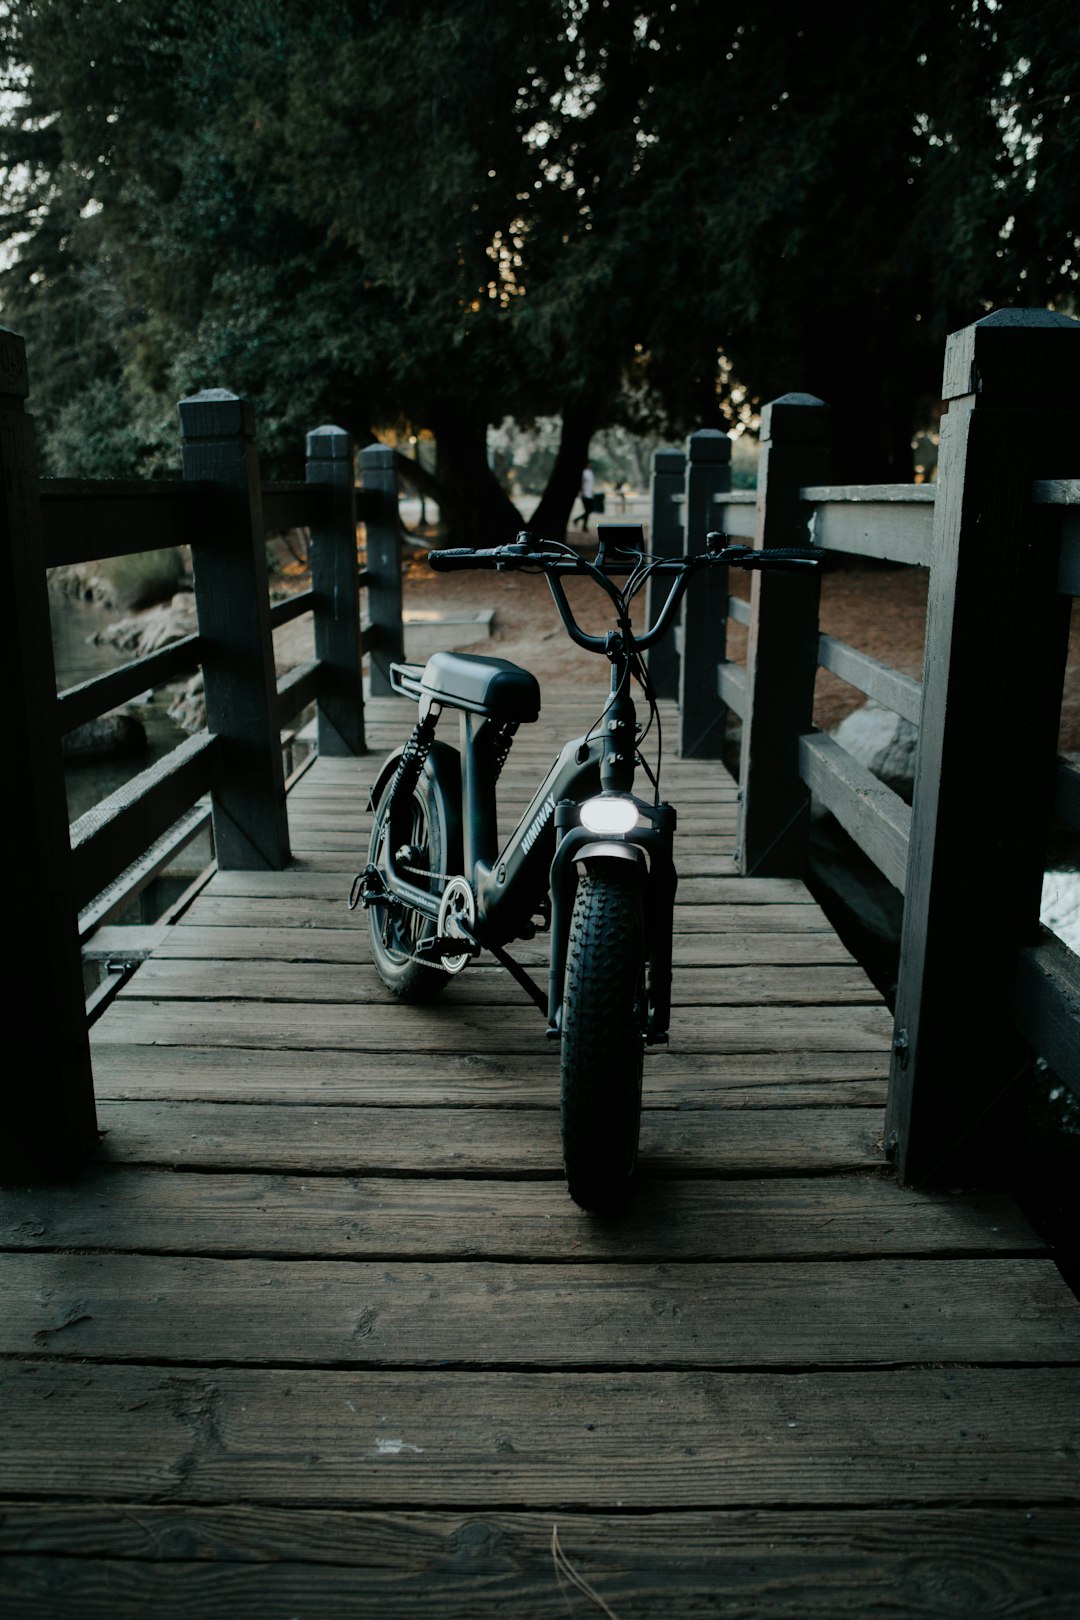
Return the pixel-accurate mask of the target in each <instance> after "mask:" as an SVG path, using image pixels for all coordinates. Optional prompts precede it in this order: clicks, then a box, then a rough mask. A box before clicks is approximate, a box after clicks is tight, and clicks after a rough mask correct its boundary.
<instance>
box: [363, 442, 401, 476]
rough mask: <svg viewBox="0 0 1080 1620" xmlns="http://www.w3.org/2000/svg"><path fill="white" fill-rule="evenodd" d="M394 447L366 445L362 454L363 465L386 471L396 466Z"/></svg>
mask: <svg viewBox="0 0 1080 1620" xmlns="http://www.w3.org/2000/svg"><path fill="white" fill-rule="evenodd" d="M394 454H395V452H394V447H393V445H391V444H365V446H364V448H363V449H362V450H361V452H360V461H361V464H362V465H363V466H365V467H370V468H371V470H372V471H373V472H374V471H376V469H385V468H387V467H392V466H393V465H394Z"/></svg>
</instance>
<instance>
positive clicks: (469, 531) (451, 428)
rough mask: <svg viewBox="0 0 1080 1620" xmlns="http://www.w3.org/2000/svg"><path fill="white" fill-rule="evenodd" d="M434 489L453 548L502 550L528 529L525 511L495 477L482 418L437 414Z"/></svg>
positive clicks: (434, 427)
mask: <svg viewBox="0 0 1080 1620" xmlns="http://www.w3.org/2000/svg"><path fill="white" fill-rule="evenodd" d="M431 428H432V431H433V433H434V435H435V487H434V488H431V489H429V490H428V491H427V493H430V494H431V495H432V496H433V497H434V499H435V500H437V501H438V503H439V512H440V515H441V518H442V527H443V529H444V531H445V537H446V540H447V542H448V543H449V544H450V545H454V546H500V545H504V544H505V543H506V542H507V541H508V540H512V539H513V538H514V536H515V534H517V532H518V530H519V529H521V528H522V527H523V523H522V517H521V513H520V512H519V511H518V509H517V507H516V506H515V505H514V503H513V501H512V500H511V499H510V497H509V496H508V495H507V494H506V491H505V490H504V489H503V488H502V487H501V485H500V484H499V482H498V480H497V479H496V477H495V475H494V473H493V472H492V471H491V468H490V467H489V466H488V459H487V423H486V422H485V421H483V420H482V419H481V418H477V417H470V416H466V415H464V414H460V413H459V414H454V413H452V412H451V411H450V410H447V411H446V412H441V411H440V412H436V413H434V414H433V415H432V418H431Z"/></svg>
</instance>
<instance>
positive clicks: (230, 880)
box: [208, 863, 814, 906]
mask: <svg viewBox="0 0 1080 1620" xmlns="http://www.w3.org/2000/svg"><path fill="white" fill-rule="evenodd" d="M208 892H209V893H210V894H212V895H215V896H216V895H230V896H235V895H239V896H242V897H245V898H254V897H256V896H262V897H265V896H268V895H269V896H271V897H278V896H286V895H287V896H289V897H290V898H292V899H301V898H302V899H305V900H340V899H341V897H342V882H341V878H340V877H339V876H338V875H337V874H335V873H327V872H312V871H311V870H310V869H308V868H307V867H306V866H300V865H299V864H297V863H294V864H293V865H292V866H290V867H288V868H286V870H285V871H284V872H217V873H215V875H214V879H213V882H212V884H211V885H210V889H209V891H208ZM344 892H345V893H346V894H347V893H348V885H345V891H344ZM706 901H711V902H712V903H713V904H714V905H721V904H727V903H729V902H734V903H737V904H739V905H750V906H771V905H812V904H813V903H814V902H813V899H812V897H811V894H810V891H809V889H807V888H806V887H805V885H804V884H802V883H800V882H799V881H798V879H796V878H740V877H735V876H734V875H731V872H730V867H729V868H728V875H727V876H725V877H709V878H695V877H692V876H690V875H686V876H684V875H682V873H680V878H679V889H678V903H679V905H700V904H703V903H704V902H706Z"/></svg>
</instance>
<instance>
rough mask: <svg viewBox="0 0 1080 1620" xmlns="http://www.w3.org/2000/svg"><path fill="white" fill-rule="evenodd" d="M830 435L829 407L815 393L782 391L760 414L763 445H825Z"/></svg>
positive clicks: (760, 435)
mask: <svg viewBox="0 0 1080 1620" xmlns="http://www.w3.org/2000/svg"><path fill="white" fill-rule="evenodd" d="M828 436H829V407H828V406H827V405H826V403H825V401H824V400H823V399H818V397H817V395H816V394H781V395H780V398H779V399H774V400H770V402H769V404H768V405H766V406H765V408H764V410H763V411H762V413H761V430H760V432H759V435H758V438H759V442H760V443H761V444H764V443H765V441H766V440H767V439H768V440H772V441H773V442H780V441H782V442H783V443H784V444H825V443H826V442H827V440H828Z"/></svg>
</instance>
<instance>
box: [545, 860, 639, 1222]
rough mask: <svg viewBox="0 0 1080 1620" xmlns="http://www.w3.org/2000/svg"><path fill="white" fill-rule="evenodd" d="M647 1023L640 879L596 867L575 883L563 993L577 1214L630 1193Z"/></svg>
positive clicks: (566, 1107) (622, 868) (567, 1149)
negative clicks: (575, 889)
mask: <svg viewBox="0 0 1080 1620" xmlns="http://www.w3.org/2000/svg"><path fill="white" fill-rule="evenodd" d="M645 1017H646V1010H645V920H644V906H643V900H642V875H641V871H640V868H639V867H637V865H633V866H631V865H630V863H629V862H626V861H615V860H610V861H604V862H597V863H596V864H595V865H594V866H593V867H591V868H590V869H589V870H588V871H586V873H585V874H584V876H583V877H582V879H581V881H580V883H579V885H578V891H577V898H576V900H575V902H574V910H573V914H572V916H571V919H570V936H569V941H568V945H567V956H566V981H565V985H564V990H563V1022H562V1097H561V1122H562V1143H563V1164H564V1166H565V1169H566V1179H567V1183H568V1186H569V1191H570V1196H571V1198H572V1199H573V1200H574V1202H575V1203H576V1204H578V1205H580V1207H581V1208H582V1209H587V1210H595V1211H597V1212H610V1211H614V1210H617V1209H619V1208H620V1207H621V1206H622V1205H623V1204H624V1203H625V1202H626V1199H627V1197H628V1195H629V1192H630V1186H631V1178H632V1177H633V1173H634V1165H635V1163H636V1160H637V1144H638V1130H639V1126H640V1123H641V1077H642V1068H643V1065H644V1056H645V1035H644V1031H645Z"/></svg>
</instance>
